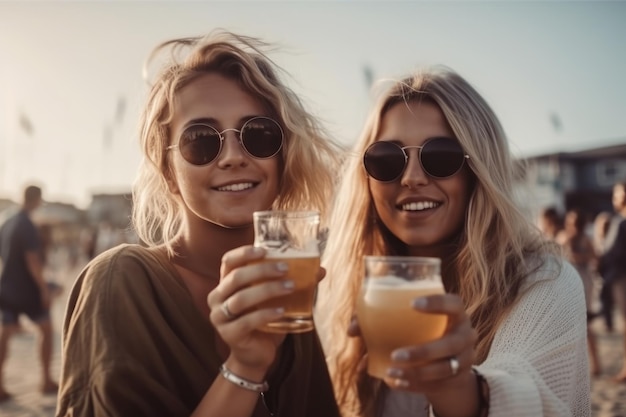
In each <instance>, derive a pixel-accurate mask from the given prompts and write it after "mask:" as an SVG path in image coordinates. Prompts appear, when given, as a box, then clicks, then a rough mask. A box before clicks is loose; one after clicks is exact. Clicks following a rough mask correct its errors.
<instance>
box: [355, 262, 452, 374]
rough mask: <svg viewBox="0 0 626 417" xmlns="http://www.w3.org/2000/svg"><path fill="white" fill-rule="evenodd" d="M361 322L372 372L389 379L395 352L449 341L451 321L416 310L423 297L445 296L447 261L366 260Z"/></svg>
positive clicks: (358, 303)
mask: <svg viewBox="0 0 626 417" xmlns="http://www.w3.org/2000/svg"><path fill="white" fill-rule="evenodd" d="M364 261H365V278H364V280H363V285H362V288H361V294H360V296H359V297H358V299H357V318H358V321H359V326H360V328H361V334H362V335H363V339H364V340H365V345H366V347H367V354H368V364H367V372H368V374H370V375H371V376H373V377H376V378H380V379H383V378H384V377H385V376H386V372H387V369H388V368H389V367H390V366H391V352H393V351H394V350H396V349H398V348H401V347H407V346H416V345H420V344H423V343H426V342H430V341H432V340H436V339H438V338H440V337H441V336H443V333H444V331H445V329H446V325H447V320H448V319H447V316H446V315H444V314H431V313H424V312H420V311H417V310H415V309H414V308H413V307H412V305H411V303H412V302H413V300H414V299H416V298H418V297H424V296H428V295H433V294H443V293H444V292H445V291H444V288H443V283H442V282H441V272H440V269H441V260H440V259H439V258H422V257H410V256H408V257H406V256H366V257H365V260H364Z"/></svg>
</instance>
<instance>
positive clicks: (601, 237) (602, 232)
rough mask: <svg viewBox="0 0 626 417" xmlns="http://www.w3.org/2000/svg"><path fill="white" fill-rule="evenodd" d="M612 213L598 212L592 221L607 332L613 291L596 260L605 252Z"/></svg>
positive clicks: (610, 316) (611, 325) (610, 321)
mask: <svg viewBox="0 0 626 417" xmlns="http://www.w3.org/2000/svg"><path fill="white" fill-rule="evenodd" d="M612 218H613V213H611V212H608V211H603V212H600V213H598V214H597V215H596V217H595V219H594V220H593V247H594V250H595V252H596V265H595V268H596V273H597V274H598V275H600V277H601V278H602V286H601V289H600V305H601V309H600V315H601V316H602V319H603V320H604V325H605V327H606V330H607V331H608V332H612V331H613V314H614V311H613V310H614V309H615V307H614V306H615V302H614V300H613V289H612V287H611V284H610V283H609V282H608V281H607V280H605V279H604V277H603V276H602V274H601V273H600V271H599V268H598V260H599V258H600V256H602V254H603V253H604V251H605V246H606V237H607V234H608V232H609V227H610V226H611V220H612Z"/></svg>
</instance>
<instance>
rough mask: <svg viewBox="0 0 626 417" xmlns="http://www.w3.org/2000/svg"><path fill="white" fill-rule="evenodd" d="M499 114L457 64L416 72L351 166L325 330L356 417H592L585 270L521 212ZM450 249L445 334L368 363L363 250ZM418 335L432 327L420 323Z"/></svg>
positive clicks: (439, 301) (379, 114) (335, 227)
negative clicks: (377, 373)
mask: <svg viewBox="0 0 626 417" xmlns="http://www.w3.org/2000/svg"><path fill="white" fill-rule="evenodd" d="M515 169H516V165H515V163H514V162H513V161H512V159H511V156H510V154H509V148H508V144H507V139H506V137H505V134H504V131H503V128H502V126H501V125H500V123H499V121H498V119H497V117H496V116H495V114H494V112H493V111H492V110H491V108H490V107H489V105H488V104H487V103H486V102H485V100H484V99H483V98H482V97H481V96H480V95H479V94H478V92H477V91H476V90H475V89H474V88H473V87H472V86H471V85H470V84H469V83H468V82H467V81H465V80H464V79H463V78H461V77H460V76H459V75H457V74H456V73H455V72H453V71H452V70H449V69H447V68H434V69H427V70H423V71H421V72H418V73H416V74H414V75H412V76H410V77H407V78H405V79H403V80H401V81H397V82H394V83H393V85H392V87H391V88H390V89H389V90H387V92H386V93H385V94H384V95H383V96H382V97H381V98H380V100H379V102H378V104H377V105H376V106H375V107H374V109H373V110H372V112H371V114H370V117H369V119H368V122H367V124H366V126H365V129H364V131H363V133H362V136H361V138H360V140H359V141H358V142H357V143H356V145H355V146H354V149H353V152H352V154H351V156H349V157H348V159H347V160H346V162H345V171H344V172H343V173H342V176H341V178H342V180H341V184H340V187H339V190H338V193H337V197H336V201H335V204H334V212H333V215H332V218H331V220H330V224H329V229H330V234H329V240H328V242H327V246H326V251H325V254H326V255H325V259H324V262H323V264H324V266H325V267H326V269H327V277H326V279H325V280H324V281H323V282H322V284H321V286H320V291H319V294H318V298H317V300H318V301H317V306H316V325H317V328H318V331H319V333H320V336H321V339H322V342H323V346H324V350H325V353H326V355H327V360H328V363H329V366H330V369H331V375H332V378H333V383H334V387H335V394H336V397H337V400H338V402H339V404H340V407H341V409H342V413H343V414H342V415H344V416H346V417H354V416H359V417H361V416H367V417H370V416H371V417H404V416H407V417H408V416H411V417H415V416H427V415H428V414H429V413H430V414H434V415H436V416H438V417H474V416H498V417H499V416H502V417H511V416H515V417H526V416H527V417H538V416H576V417H578V416H580V417H583V416H589V415H590V400H589V397H590V379H589V365H588V358H587V347H586V317H585V299H584V292H583V286H582V283H581V279H580V277H579V276H578V274H577V272H576V270H575V269H574V268H573V267H572V266H571V265H570V264H569V263H567V262H566V261H564V260H563V259H562V258H561V257H560V255H559V250H558V248H557V247H556V245H555V244H554V243H551V242H548V241H546V240H545V239H544V238H543V237H542V236H541V234H540V232H539V230H538V229H537V228H536V227H535V226H534V225H533V224H532V223H531V222H530V221H529V219H528V218H527V217H526V216H524V214H523V213H522V212H521V211H520V210H518V208H517V207H516V204H515V202H514V200H515V195H514V190H515V187H514V180H515V177H516V175H520V174H521V171H516V170H515ZM365 255H395V256H430V257H438V258H441V261H442V278H443V282H444V286H445V288H446V294H445V295H438V296H430V297H424V298H420V299H416V300H414V303H413V308H414V309H415V310H419V311H425V312H433V313H442V314H446V315H447V316H448V327H447V329H446V331H445V334H444V335H443V337H442V338H441V339H439V340H436V341H434V342H430V343H427V344H424V345H420V346H405V347H402V348H400V349H397V350H395V351H394V352H393V353H392V355H391V359H392V366H391V367H390V368H389V369H387V377H386V378H384V379H377V378H373V377H371V376H369V375H368V374H367V373H366V371H365V369H364V362H365V358H366V356H367V350H366V347H365V344H364V342H363V339H362V337H361V335H360V330H359V324H358V320H357V318H356V317H355V315H354V313H355V304H356V299H357V296H358V293H359V289H360V285H361V282H362V280H363V276H364V270H363V256H365ZM406 331H407V332H419V331H420V329H419V327H413V328H410V327H409V328H407V329H406Z"/></svg>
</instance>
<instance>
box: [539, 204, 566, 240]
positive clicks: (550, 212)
mask: <svg viewBox="0 0 626 417" xmlns="http://www.w3.org/2000/svg"><path fill="white" fill-rule="evenodd" d="M539 230H541V232H542V233H543V234H544V236H545V237H547V238H548V239H550V240H556V238H557V236H558V235H559V233H560V232H561V230H562V222H561V216H560V214H559V212H558V210H557V209H556V207H552V206H550V207H545V208H544V209H543V210H541V213H539Z"/></svg>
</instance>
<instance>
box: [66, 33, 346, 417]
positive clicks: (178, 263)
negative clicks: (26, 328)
mask: <svg viewBox="0 0 626 417" xmlns="http://www.w3.org/2000/svg"><path fill="white" fill-rule="evenodd" d="M268 46H269V45H266V44H264V43H263V42H261V41H259V40H257V39H253V38H249V37H244V36H238V35H235V34H230V33H224V32H216V33H213V34H211V35H210V36H208V37H205V38H185V39H177V40H173V41H169V42H166V43H165V44H163V45H161V46H160V47H158V48H157V50H156V51H155V52H156V53H157V54H158V53H159V52H169V54H167V55H163V56H161V55H160V54H159V55H158V56H159V57H163V58H164V59H165V62H163V67H162V68H161V69H160V71H159V73H158V75H157V77H156V79H155V80H154V81H155V82H154V83H153V84H152V87H151V90H150V94H149V98H148V103H147V105H146V107H145V109H144V111H143V116H142V123H141V148H142V151H143V156H144V158H143V159H142V165H141V166H140V170H139V177H138V179H137V180H136V182H135V184H134V187H133V201H134V208H133V210H134V211H133V224H134V227H135V229H136V231H137V233H138V235H139V237H140V239H141V241H142V242H145V245H142V246H140V245H134V244H124V245H121V246H117V247H116V248H114V249H111V250H108V251H106V252H104V253H102V254H100V255H98V256H96V258H95V259H94V260H93V261H92V262H90V263H89V264H88V265H87V267H86V268H85V269H84V270H83V272H82V273H81V274H80V276H79V277H78V280H77V281H76V283H75V285H74V287H73V288H72V292H71V295H70V298H69V303H68V308H67V314H66V319H65V324H64V328H63V365H62V373H61V390H60V398H59V403H58V408H57V415H58V416H72V417H79V416H80V417H88V416H89V417H93V416H96V417H99V416H133V417H142V416H145V417H148V416H149V417H157V416H163V417H165V416H167V417H175V416H181V417H182V416H185V417H188V416H190V415H191V416H207V417H209V416H219V417H226V416H228V417H244V416H245V417H250V416H254V417H267V416H270V415H277V416H281V417H296V416H297V417H322V416H324V417H338V415H339V413H338V408H337V404H336V402H335V398H334V396H333V390H332V385H331V381H330V378H329V375H328V371H327V368H326V362H325V359H324V355H323V351H322V349H321V345H320V343H319V340H318V338H317V334H316V332H314V331H311V332H308V333H301V334H290V335H287V336H286V335H284V334H270V333H263V332H261V331H259V330H257V329H258V328H259V327H261V326H263V325H264V324H266V323H268V322H270V321H272V320H276V319H277V318H279V317H281V316H282V315H283V314H284V309H280V308H279V309H269V308H260V307H259V304H260V303H262V302H263V301H266V300H268V299H270V298H273V297H276V296H280V295H284V294H287V293H290V292H292V291H293V290H294V283H293V281H291V280H288V279H286V275H285V274H286V265H285V264H284V263H282V262H267V263H260V262H259V261H261V260H262V259H263V257H264V255H265V252H264V251H263V250H262V249H258V248H257V249H255V248H254V247H253V246H252V244H253V241H254V229H253V224H252V214H253V212H254V211H259V210H268V209H289V210H312V209H315V210H319V211H320V212H321V214H322V215H323V214H324V213H325V206H326V205H327V202H328V201H329V200H330V198H331V193H332V183H333V181H334V177H335V170H336V166H337V164H336V162H338V161H337V157H338V155H339V147H338V146H336V145H335V144H334V143H333V142H332V141H330V140H329V139H328V138H327V136H326V134H325V133H324V131H323V129H321V127H320V126H319V124H318V122H317V121H316V120H315V118H314V117H313V116H312V115H311V114H309V113H308V112H307V111H306V109H305V108H304V106H303V105H302V103H301V102H300V100H299V98H298V97H297V96H296V95H295V94H294V93H293V92H292V91H291V89H290V88H289V87H288V86H287V85H286V84H285V83H284V82H283V81H282V79H281V77H279V75H280V74H281V73H280V71H281V70H280V69H279V68H278V67H276V66H275V64H273V62H272V61H271V60H270V59H269V58H268V57H267V56H266V55H265V53H264V52H262V50H263V49H265V48H266V47H268ZM168 57H169V59H168ZM318 276H319V278H320V279H321V278H322V276H323V270H321V269H320V270H319V274H318ZM252 284H255V285H252Z"/></svg>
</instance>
